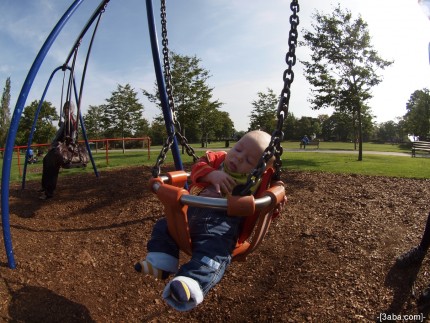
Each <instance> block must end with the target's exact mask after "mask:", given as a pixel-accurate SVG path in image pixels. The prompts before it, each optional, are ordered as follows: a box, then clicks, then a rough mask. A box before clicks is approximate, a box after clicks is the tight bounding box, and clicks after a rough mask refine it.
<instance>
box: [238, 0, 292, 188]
mask: <svg viewBox="0 0 430 323" xmlns="http://www.w3.org/2000/svg"><path fill="white" fill-rule="evenodd" d="M290 8H291V11H292V12H293V13H292V15H291V16H290V24H291V28H290V33H289V36H288V45H289V49H288V53H287V54H286V57H285V61H286V63H287V65H288V67H287V69H286V70H285V71H284V74H283V80H284V87H283V89H282V91H281V97H280V100H279V104H278V110H277V117H278V123H277V126H276V130H275V131H273V133H272V138H271V140H270V143H269V146H268V147H267V148H266V149H265V150H264V152H263V156H262V157H261V158H260V160H259V162H258V165H257V167H256V168H255V169H254V170H253V171H252V172H251V173H250V174H249V175H248V180H247V183H246V184H245V185H244V187H243V189H242V191H241V192H240V194H241V195H249V193H250V190H251V187H252V186H254V185H255V184H256V183H258V181H260V179H261V177H262V175H263V173H264V171H265V170H266V165H267V163H268V162H269V160H270V159H271V158H273V156H274V157H275V161H274V162H273V168H274V170H275V172H274V174H273V177H272V178H273V179H274V180H279V179H280V173H281V166H282V161H281V155H282V152H283V148H282V146H281V142H282V139H283V137H284V133H283V132H282V127H283V124H284V120H285V119H286V117H287V115H288V108H289V104H290V94H291V90H290V88H291V84H292V83H293V80H294V72H293V69H292V68H293V66H294V65H295V64H296V47H297V38H298V31H297V26H298V25H299V16H298V15H297V13H298V12H299V11H300V7H299V2H298V0H291V5H290Z"/></svg>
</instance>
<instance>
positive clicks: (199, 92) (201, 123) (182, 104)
mask: <svg viewBox="0 0 430 323" xmlns="http://www.w3.org/2000/svg"><path fill="white" fill-rule="evenodd" d="M200 63H201V60H200V59H198V58H197V57H196V56H192V57H190V56H183V55H179V54H176V53H174V52H170V72H171V76H172V78H171V83H172V86H173V91H172V95H173V101H174V104H175V112H176V117H177V121H178V122H179V124H180V126H181V131H182V134H183V135H185V136H186V137H187V139H188V141H189V142H198V141H200V140H201V139H202V138H205V137H208V136H210V132H211V131H212V130H213V129H212V128H211V124H212V123H211V122H210V120H212V121H213V118H211V116H212V115H213V114H214V112H215V111H217V110H218V109H219V108H220V107H221V106H222V103H221V102H219V101H218V100H213V98H212V97H213V94H212V92H213V88H211V87H209V85H208V80H209V78H210V75H209V71H208V70H206V69H204V68H203V67H201V66H200ZM142 92H143V94H144V95H145V96H146V97H147V98H148V100H149V101H150V102H153V103H155V104H156V105H157V106H158V107H159V108H160V110H161V103H160V100H159V97H160V96H159V92H158V87H157V85H156V84H155V87H154V91H153V93H150V92H148V91H147V90H145V89H142ZM208 118H210V120H209V119H208ZM226 135H227V134H226Z"/></svg>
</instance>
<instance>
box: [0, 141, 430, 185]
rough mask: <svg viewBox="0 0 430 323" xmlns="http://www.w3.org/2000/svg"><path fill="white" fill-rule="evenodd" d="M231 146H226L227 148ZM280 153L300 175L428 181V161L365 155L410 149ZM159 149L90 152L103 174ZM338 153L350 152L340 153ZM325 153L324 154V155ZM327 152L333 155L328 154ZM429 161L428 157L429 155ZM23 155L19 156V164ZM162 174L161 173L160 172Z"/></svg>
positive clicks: (31, 175) (340, 146) (293, 146)
mask: <svg viewBox="0 0 430 323" xmlns="http://www.w3.org/2000/svg"><path fill="white" fill-rule="evenodd" d="M233 145H234V143H233V142H230V147H232V146H233ZM191 146H192V147H193V148H194V149H195V152H196V155H197V156H201V155H202V154H204V151H205V150H210V149H226V148H225V142H215V143H211V144H209V145H208V147H207V148H201V145H200V144H193V145H191ZM282 146H283V148H284V153H283V155H282V159H283V167H284V168H285V169H286V170H304V171H321V172H331V173H344V174H365V175H376V176H390V177H408V178H430V158H427V156H426V155H422V156H420V157H417V158H411V157H409V156H406V157H399V156H387V155H377V154H366V151H381V152H403V153H408V154H409V153H410V148H408V147H403V146H399V145H391V144H374V143H364V144H363V151H364V152H363V160H362V161H360V162H359V161H357V157H358V151H354V145H353V144H352V143H335V142H321V143H320V149H319V151H317V150H315V149H314V148H313V147H311V148H309V149H307V150H306V152H304V151H303V150H300V149H299V142H284V143H283V144H282ZM160 149H161V147H160V146H154V147H151V154H150V155H151V156H150V158H149V159H148V152H147V151H146V150H126V152H125V153H124V154H123V152H122V150H110V151H109V156H108V160H107V159H106V152H105V151H103V150H98V152H94V151H93V152H92V154H93V157H94V161H95V164H96V167H97V169H98V170H99V171H100V170H106V169H109V168H114V167H127V166H139V165H147V166H153V165H154V164H155V161H156V159H157V157H158V154H159V152H160ZM340 150H345V151H350V152H348V153H340V152H339V151H340ZM325 151H328V152H325ZM330 151H332V152H334V151H337V152H336V153H330ZM429 157H430V155H429ZM181 158H182V161H183V163H190V162H192V158H191V157H190V156H188V155H187V154H184V155H181ZM22 162H23V155H22V156H21V163H22ZM165 163H166V164H167V163H173V158H172V155H171V153H168V155H167V158H166V161H165ZM2 166H3V160H1V159H0V167H2ZM20 168H21V169H20V170H19V169H18V166H17V157H16V154H14V156H13V160H12V170H11V181H12V182H20V181H22V177H21V176H22V172H23V165H21V167H20ZM162 171H163V169H162ZM41 172H42V160H39V162H38V163H36V164H31V165H28V167H27V174H26V179H27V180H32V179H40V176H41ZM80 172H93V169H92V165H91V164H89V165H88V166H87V168H86V169H69V170H62V174H74V173H80Z"/></svg>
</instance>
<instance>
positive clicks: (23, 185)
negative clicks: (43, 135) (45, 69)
mask: <svg viewBox="0 0 430 323" xmlns="http://www.w3.org/2000/svg"><path fill="white" fill-rule="evenodd" d="M60 69H62V66H60V67H57V68H56V69H55V70H54V71H53V72H52V73H51V76H50V77H49V79H48V82H47V83H46V86H45V90H44V91H43V94H42V97H41V98H40V101H39V105H38V106H37V109H36V113H35V114H34V120H33V125H32V126H31V131H30V136H29V137H28V142H27V154H26V158H25V163H24V172H23V174H22V185H21V187H22V189H24V188H25V178H26V174H27V159H28V150H29V149H30V147H31V143H32V142H33V135H34V130H35V129H36V124H37V119H39V113H40V109H41V108H42V104H43V101H44V100H45V96H46V92H48V89H49V85H50V84H51V81H52V78H53V77H54V75H55V73H57V72H58V71H59V70H60Z"/></svg>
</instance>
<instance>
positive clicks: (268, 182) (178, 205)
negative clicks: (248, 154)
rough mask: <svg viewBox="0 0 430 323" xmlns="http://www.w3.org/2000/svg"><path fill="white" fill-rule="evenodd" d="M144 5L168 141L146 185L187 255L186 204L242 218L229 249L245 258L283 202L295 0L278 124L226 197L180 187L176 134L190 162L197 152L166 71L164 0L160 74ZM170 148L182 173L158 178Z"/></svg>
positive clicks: (151, 23)
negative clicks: (232, 193)
mask: <svg viewBox="0 0 430 323" xmlns="http://www.w3.org/2000/svg"><path fill="white" fill-rule="evenodd" d="M146 4H147V14H148V25H149V26H150V33H151V46H152V53H153V60H154V68H155V72H156V75H157V84H158V90H159V93H160V97H161V103H162V108H163V115H164V120H165V124H166V129H167V133H168V139H167V140H166V142H165V144H164V146H163V148H162V149H161V152H160V155H159V157H158V158H157V162H156V164H155V166H154V168H153V172H152V173H153V179H152V180H151V182H150V187H151V188H152V190H153V192H154V193H156V194H157V196H158V198H159V200H160V201H161V202H162V204H163V205H164V210H165V214H166V217H167V223H168V230H169V233H170V235H171V236H172V237H173V239H174V240H175V241H176V243H177V244H178V246H179V247H180V249H181V250H183V251H184V252H186V253H187V254H189V255H191V253H192V250H191V238H190V234H189V231H188V225H187V210H188V206H189V205H191V206H197V207H205V208H217V209H223V210H226V211H227V213H228V214H229V215H232V216H245V217H246V220H245V223H244V227H243V230H242V232H241V234H240V237H239V239H238V241H237V245H236V249H235V250H234V252H233V256H234V259H238V260H244V259H245V257H246V256H247V255H248V254H249V253H251V252H252V251H253V250H255V248H256V247H257V246H258V245H259V244H260V243H261V241H262V239H263V238H264V236H265V234H266V233H267V231H268V228H269V226H270V223H271V220H272V218H273V216H274V214H275V212H274V211H275V209H276V207H277V206H278V205H279V204H280V203H282V202H283V200H284V196H285V189H284V185H283V183H282V182H280V169H281V165H282V162H281V154H282V147H281V141H282V139H283V132H282V126H283V122H284V120H285V118H286V117H287V114H288V108H289V99H290V86H291V83H292V82H293V79H294V73H293V71H292V67H293V66H294V65H295V63H296V56H295V48H296V46H297V26H298V24H299V19H298V16H297V12H298V11H299V4H298V1H297V0H293V1H292V2H291V6H290V7H291V10H292V12H293V14H292V15H291V17H290V23H291V29H290V34H289V39H288V43H289V51H288V53H287V55H286V62H287V64H288V68H287V69H286V70H285V72H284V75H283V79H284V87H283V89H282V92H281V99H280V101H279V104H278V111H277V117H278V123H277V127H276V129H275V130H274V131H273V133H272V137H271V141H270V143H269V146H268V147H267V148H266V149H265V151H264V152H263V155H262V157H261V158H260V160H259V163H258V165H257V167H256V168H255V169H254V171H253V172H251V174H249V176H248V180H247V183H246V184H244V185H243V187H241V189H240V192H239V194H238V196H229V197H228V198H227V199H220V198H207V197H200V196H191V195H189V194H188V191H187V190H185V189H184V186H185V187H186V184H187V178H188V174H187V173H186V172H184V171H183V170H182V169H183V168H182V163H181V160H180V156H179V153H178V149H177V138H179V139H180V142H181V144H182V145H183V146H185V147H186V150H187V153H188V154H189V155H190V156H192V157H193V159H194V161H196V160H197V156H196V155H195V153H194V150H193V149H192V148H191V147H190V146H189V145H188V143H187V140H186V138H184V137H183V136H182V134H181V131H180V124H179V122H178V120H177V118H176V117H175V106H174V99H173V94H172V92H173V88H172V85H171V74H170V70H169V69H170V65H169V57H168V53H169V50H168V48H167V44H168V40H167V23H166V2H165V0H161V19H162V20H161V26H162V35H163V42H162V43H163V56H164V73H163V70H162V68H161V63H160V60H159V52H158V44H157V38H156V31H155V21H154V17H153V9H152V1H151V0H147V1H146ZM163 75H164V77H163ZM172 147H173V148H172ZM171 149H172V153H173V157H174V160H175V166H176V169H177V170H181V171H176V172H170V173H168V174H167V176H160V167H161V165H162V164H163V162H164V160H165V158H166V154H167V152H168V151H169V150H171ZM272 157H275V162H274V167H273V169H271V168H269V170H268V171H266V165H267V163H268V161H269V160H270V159H271V158H272ZM260 180H262V184H261V186H260V189H259V191H258V192H257V194H256V195H255V198H254V196H252V195H250V194H248V192H249V190H250V188H251V187H252V186H254V185H255V184H256V183H258V182H259V181H260Z"/></svg>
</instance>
